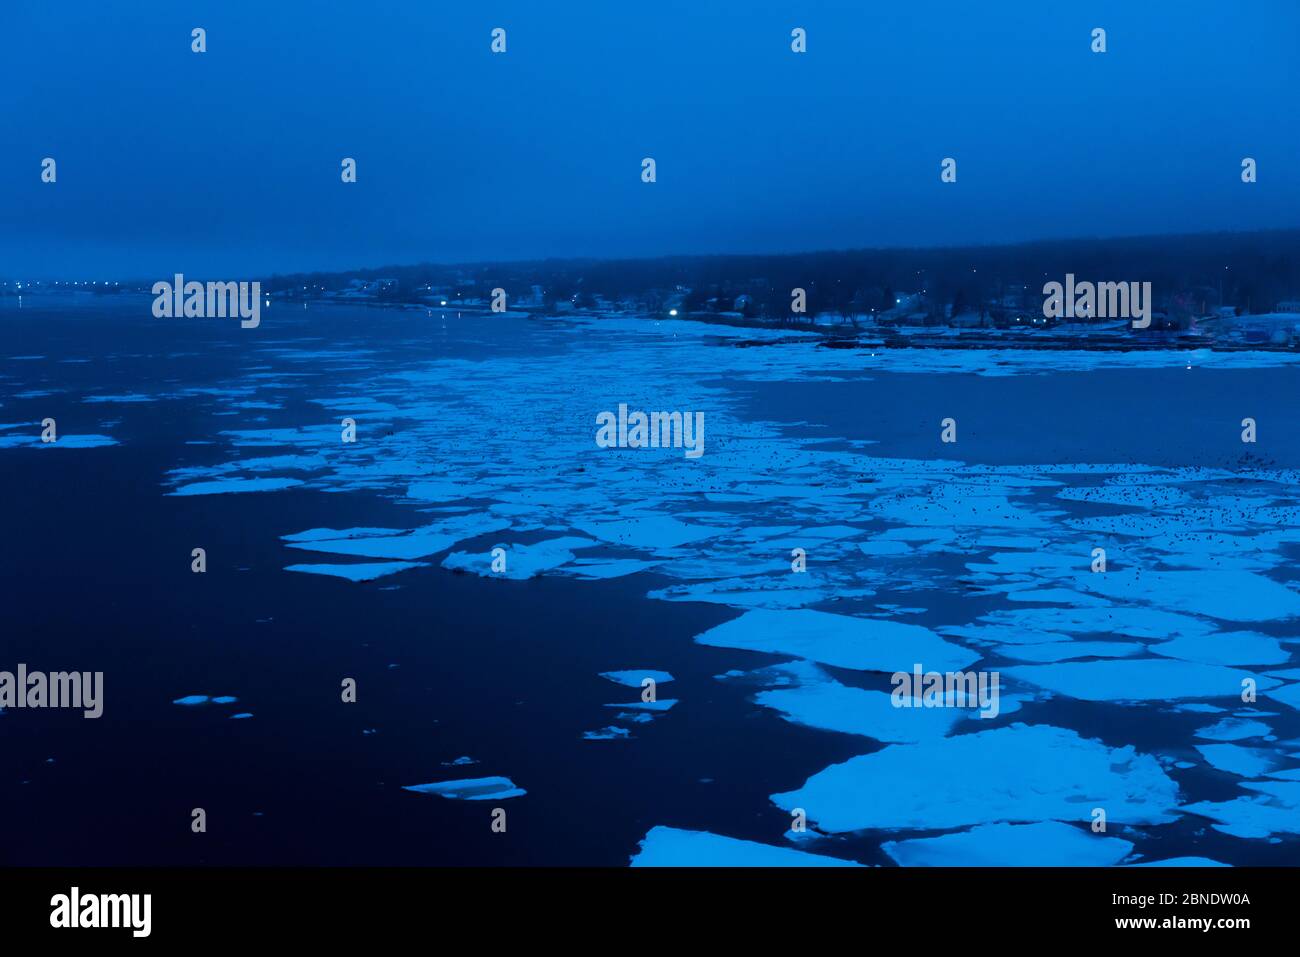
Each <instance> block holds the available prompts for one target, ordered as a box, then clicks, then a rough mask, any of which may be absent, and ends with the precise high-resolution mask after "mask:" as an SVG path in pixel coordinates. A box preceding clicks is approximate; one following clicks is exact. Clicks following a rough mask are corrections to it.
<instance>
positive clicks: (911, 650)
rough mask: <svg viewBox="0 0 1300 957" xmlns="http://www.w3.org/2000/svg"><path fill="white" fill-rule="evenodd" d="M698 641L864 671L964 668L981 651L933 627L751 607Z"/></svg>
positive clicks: (807, 611)
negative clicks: (950, 639) (948, 639)
mask: <svg viewBox="0 0 1300 957" xmlns="http://www.w3.org/2000/svg"><path fill="white" fill-rule="evenodd" d="M695 640H696V641H697V642H698V643H700V644H702V645H713V646H716V647H720V648H741V649H745V650H747V651H760V652H764V653H765V654H770V655H787V656H790V657H795V658H808V659H811V660H813V661H819V662H822V663H823V664H828V665H832V666H836V667H840V668H853V669H856V670H859V671H883V672H886V673H890V672H895V671H907V672H910V671H911V670H912V667H913V665H914V664H917V663H920V664H921V665H922V666H923V668H924V670H927V671H958V670H960V669H962V668H964V667H966V666H967V665H969V664H971V663H972V662H975V661H978V660H979V658H980V656H979V655H978V654H976V653H974V652H972V651H969V650H968V649H965V648H962V647H961V646H960V645H954V644H951V643H949V642H946V641H944V640H943V639H942V638H940V637H939V636H938V635H936V634H935V633H934V632H932V631H931V630H930V629H928V628H923V627H921V626H920V625H908V624H902V623H899V622H895V621H883V620H880V619H876V618H854V617H851V616H848V615H833V614H830V613H828V612H824V611H811V610H808V609H799V610H794V611H769V610H762V609H760V610H756V611H749V612H746V613H745V614H743V615H741V616H740V617H739V618H735V619H732V620H731V621H728V622H724V623H723V624H721V625H718V626H717V627H716V628H711V629H709V630H708V631H706V632H704V633H703V634H700V635H696V636H695Z"/></svg>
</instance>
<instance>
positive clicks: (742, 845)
mask: <svg viewBox="0 0 1300 957" xmlns="http://www.w3.org/2000/svg"><path fill="white" fill-rule="evenodd" d="M638 844H639V845H640V850H638V851H637V852H636V853H635V854H633V855H632V860H631V865H632V866H633V867H861V866H862V865H861V864H858V863H856V862H854V861H844V860H840V859H839V858H837V857H827V856H825V855H823V854H809V853H808V852H807V851H796V850H794V849H793V848H789V847H777V846H775V845H772V844H759V843H758V842H757V841H743V840H740V839H739V838H734V837H723V836H722V835H720V834H711V833H709V832H708V831H686V830H682V829H680V828H676V827H664V826H663V825H659V826H658V827H652V828H651V829H650V830H649V831H648V832H647V833H646V836H645V837H644V838H642V839H641V840H640V841H639V842H638Z"/></svg>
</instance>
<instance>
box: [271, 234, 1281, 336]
mask: <svg viewBox="0 0 1300 957" xmlns="http://www.w3.org/2000/svg"><path fill="white" fill-rule="evenodd" d="M1066 273H1073V274H1074V275H1075V276H1076V277H1077V278H1078V279H1079V280H1089V281H1094V282H1128V281H1136V282H1150V283H1151V284H1152V290H1153V296H1154V298H1155V300H1156V302H1157V305H1158V306H1159V307H1162V308H1163V307H1172V306H1173V305H1175V304H1176V303H1181V304H1183V305H1184V306H1185V307H1186V308H1188V309H1200V308H1215V307H1218V306H1220V305H1229V306H1234V307H1237V308H1238V310H1239V311H1247V310H1249V311H1252V312H1266V311H1268V310H1270V309H1272V308H1273V307H1274V305H1275V304H1276V303H1277V302H1278V301H1281V300H1288V299H1300V230H1274V231H1265V232H1251V233H1214V234H1197V235H1190V236H1142V237H1126V238H1119V239H1068V240H1042V241H1038V242H1030V243H1020V244H1017V245H1007V246H958V247H947V248H917V249H853V250H839V251H826V252H810V253H792V254H782V255H762V256H758V255H722V256H666V257H662V258H657V259H624V260H597V259H547V260H539V261H533V262H510V263H467V264H457V265H448V264H437V263H422V264H419V265H408V266H384V267H381V268H376V269H357V270H351V271H346V272H328V273H300V274H294V275H287V276H274V277H273V278H272V279H271V280H270V281H269V282H268V283H267V285H268V287H269V289H270V290H271V291H275V292H290V293H291V292H293V291H295V290H297V291H299V292H301V291H302V290H303V287H304V286H305V287H307V289H308V290H309V293H308V294H310V293H311V292H317V291H319V290H321V289H325V290H337V289H344V288H346V287H347V286H348V285H349V283H351V282H353V281H355V280H376V279H391V280H395V282H394V283H392V284H389V285H388V286H387V287H386V288H385V289H384V290H383V292H382V293H381V295H380V297H381V298H384V299H392V300H395V301H418V300H420V299H421V298H422V296H424V295H426V294H427V293H428V291H429V289H430V287H432V288H433V289H435V290H444V291H452V292H453V294H455V293H459V294H460V295H461V296H465V297H469V296H475V297H487V296H488V295H489V294H490V291H491V290H492V289H493V288H496V287H501V288H504V289H506V290H507V292H508V294H509V295H510V296H511V298H512V299H516V298H517V297H520V296H526V295H530V294H531V292H532V287H534V286H537V287H540V289H541V290H542V291H543V300H544V302H545V304H547V305H554V304H556V303H561V302H565V301H567V302H571V303H574V304H575V305H577V306H578V307H580V308H581V307H586V306H591V305H593V304H594V301H595V299H596V297H601V298H603V299H605V300H608V301H610V302H619V301H626V300H635V301H636V302H637V303H638V304H639V305H642V306H645V307H648V308H652V309H653V308H657V307H658V306H659V305H661V304H663V303H665V302H668V301H669V300H674V301H676V300H680V301H681V307H682V308H683V309H684V310H686V311H692V310H697V309H709V308H714V309H716V308H721V306H722V305H723V304H725V305H726V307H727V308H734V306H735V300H736V299H738V298H739V297H741V296H745V297H747V299H746V300H745V301H743V302H742V306H743V309H744V311H746V312H750V313H753V314H756V315H765V316H788V315H789V313H790V300H791V290H792V289H794V288H801V289H804V290H806V292H807V307H808V311H809V313H818V312H840V313H845V314H849V313H865V312H870V311H885V310H888V309H890V308H892V307H893V305H894V303H895V302H896V299H897V297H901V296H904V295H907V294H911V295H917V296H919V299H918V306H919V308H922V309H925V310H929V311H931V312H935V313H938V312H940V311H941V310H947V311H951V312H962V311H965V310H977V311H978V310H980V309H981V308H983V307H984V306H985V305H986V304H989V303H996V302H1002V301H1005V300H1006V299H1007V298H1008V297H1014V296H1016V295H1018V294H1019V295H1023V296H1024V297H1025V299H1026V301H1032V300H1034V299H1037V301H1038V302H1039V303H1040V304H1041V299H1042V287H1043V284H1044V283H1046V282H1048V281H1051V280H1056V281H1062V280H1063V279H1064V277H1065V275H1066Z"/></svg>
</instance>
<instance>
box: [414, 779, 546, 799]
mask: <svg viewBox="0 0 1300 957" xmlns="http://www.w3.org/2000/svg"><path fill="white" fill-rule="evenodd" d="M402 790H403V791H415V792H416V793H418V794H436V795H438V796H439V797H445V798H453V799H455V800H459V801H499V800H504V799H505V798H513V797H522V796H523V795H525V794H527V793H528V792H527V791H525V790H524V789H523V788H519V787H515V783H514V782H513V781H511V780H510V779H509V778H502V777H495V778H462V779H460V780H457V781H435V782H434V783H432V784H411V785H407V786H405V787H403V788H402Z"/></svg>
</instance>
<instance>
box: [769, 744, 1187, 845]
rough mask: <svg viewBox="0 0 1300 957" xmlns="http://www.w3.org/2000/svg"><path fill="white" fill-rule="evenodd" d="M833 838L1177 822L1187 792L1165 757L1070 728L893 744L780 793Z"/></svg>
mask: <svg viewBox="0 0 1300 957" xmlns="http://www.w3.org/2000/svg"><path fill="white" fill-rule="evenodd" d="M772 801H773V803H774V804H776V805H777V807H780V808H783V809H785V810H787V811H789V810H791V809H793V808H796V807H801V808H804V809H805V810H806V811H807V813H808V819H809V821H814V822H816V824H817V825H818V827H820V828H822V829H824V830H827V831H831V832H836V833H840V832H845V831H859V830H865V829H868V828H883V829H889V830H897V829H904V828H907V829H929V830H936V829H948V828H957V827H970V826H973V825H980V824H995V823H1022V822H1031V823H1032V822H1040V821H1051V820H1057V821H1064V822H1067V823H1068V822H1088V821H1089V820H1090V819H1089V813H1090V811H1091V809H1092V808H1094V807H1104V808H1106V813H1107V816H1108V818H1109V820H1111V821H1114V822H1118V823H1124V824H1164V823H1168V822H1170V821H1172V820H1174V814H1173V812H1174V810H1175V809H1176V808H1177V806H1178V786H1177V784H1175V783H1174V781H1173V780H1172V779H1171V778H1169V777H1168V776H1167V775H1166V774H1165V772H1164V771H1163V770H1162V768H1161V767H1160V762H1159V761H1158V760H1156V758H1154V757H1152V756H1151V755H1147V754H1139V753H1138V752H1137V751H1136V750H1135V749H1134V748H1133V747H1131V746H1127V747H1123V748H1110V747H1107V746H1106V745H1104V744H1102V743H1101V742H1100V741H1094V740H1090V739H1086V738H1082V737H1080V736H1079V735H1078V734H1077V733H1076V732H1074V731H1072V730H1069V729H1067V728H1056V727H1052V726H1050V725H1033V726H1030V725H1024V724H1014V725H1011V726H1010V727H1005V728H995V729H992V730H990V731H983V732H980V733H978V734H962V735H957V736H956V737H951V738H938V739H933V740H929V741H923V742H920V743H918V744H908V745H898V744H895V745H890V746H888V747H886V748H885V749H884V750H882V751H877V752H874V753H872V754H866V755H861V756H859V757H856V758H850V759H849V760H848V761H845V762H844V763H842V764H833V765H831V766H830V767H828V768H826V769H825V770H823V771H820V772H818V773H817V774H814V775H813V776H812V777H810V778H809V779H808V780H807V781H806V782H805V783H804V785H803V786H802V787H801V788H798V789H796V790H794V791H789V792H786V793H782V794H774V795H772Z"/></svg>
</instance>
